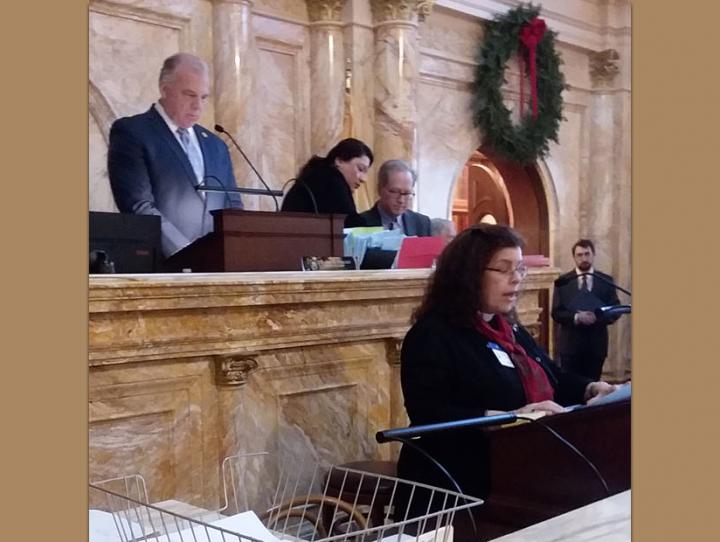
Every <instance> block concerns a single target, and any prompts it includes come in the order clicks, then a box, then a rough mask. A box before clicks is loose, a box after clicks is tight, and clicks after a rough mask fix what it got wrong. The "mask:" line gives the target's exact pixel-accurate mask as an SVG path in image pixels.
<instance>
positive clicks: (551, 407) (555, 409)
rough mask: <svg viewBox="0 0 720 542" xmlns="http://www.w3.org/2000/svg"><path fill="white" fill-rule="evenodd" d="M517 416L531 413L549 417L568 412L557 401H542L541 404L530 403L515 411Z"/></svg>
mask: <svg viewBox="0 0 720 542" xmlns="http://www.w3.org/2000/svg"><path fill="white" fill-rule="evenodd" d="M513 412H514V413H515V414H527V413H529V412H543V413H545V414H547V415H551V414H562V413H563V412H566V410H565V407H561V406H560V405H558V404H557V403H556V402H555V401H549V400H547V401H540V402H539V403H530V404H528V405H525V406H524V407H521V408H518V409H516V410H513Z"/></svg>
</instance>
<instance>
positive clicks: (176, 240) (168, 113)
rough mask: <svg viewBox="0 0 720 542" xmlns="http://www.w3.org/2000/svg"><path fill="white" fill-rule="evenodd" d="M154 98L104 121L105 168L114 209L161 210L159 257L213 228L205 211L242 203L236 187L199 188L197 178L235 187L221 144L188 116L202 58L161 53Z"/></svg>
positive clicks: (199, 87) (202, 86)
mask: <svg viewBox="0 0 720 542" xmlns="http://www.w3.org/2000/svg"><path fill="white" fill-rule="evenodd" d="M159 87H160V99H159V100H158V101H157V102H156V103H154V104H153V105H152V107H151V108H150V109H149V110H148V111H146V112H145V113H141V114H139V115H135V116H132V117H124V118H121V119H118V120H116V121H115V122H114V123H113V125H112V128H111V129H110V144H109V149H108V174H109V177H110V186H111V188H112V192H113V196H114V198H115V202H116V204H117V206H118V209H119V210H120V212H122V213H134V214H143V215H156V216H160V218H161V233H162V249H163V254H164V256H165V257H166V258H167V257H168V256H171V255H172V254H174V253H175V252H177V251H178V250H180V249H182V248H183V247H185V246H187V245H189V244H190V243H191V242H192V241H194V240H195V239H197V238H198V237H201V236H203V235H205V234H206V233H209V232H211V231H212V229H213V219H212V216H211V215H210V214H209V211H211V210H214V209H222V208H224V207H232V208H236V209H242V207H243V204H242V200H241V198H240V195H239V194H237V193H229V192H224V193H223V192H219V193H213V192H208V193H203V192H199V191H197V190H196V187H197V185H198V184H200V183H204V185H206V186H207V187H208V188H220V189H221V190H227V189H233V188H237V185H236V183H235V175H234V174H233V169H232V162H231V160H230V154H229V152H228V149H227V146H226V145H225V143H223V141H222V140H221V139H220V138H219V137H217V136H216V135H214V134H213V133H212V132H210V131H208V130H207V129H205V128H203V127H202V126H200V125H198V124H196V123H197V122H198V121H199V120H200V116H201V115H202V112H203V109H204V107H205V104H206V102H207V100H208V98H209V96H210V79H209V74H208V66H207V64H206V63H205V62H204V61H203V60H202V59H200V58H198V57H197V56H195V55H191V54H188V53H177V54H175V55H172V56H170V57H168V58H167V59H165V62H164V63H163V66H162V69H161V70H160V78H159Z"/></svg>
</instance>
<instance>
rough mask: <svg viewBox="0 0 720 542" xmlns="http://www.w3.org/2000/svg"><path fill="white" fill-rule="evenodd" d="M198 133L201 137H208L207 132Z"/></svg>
mask: <svg viewBox="0 0 720 542" xmlns="http://www.w3.org/2000/svg"><path fill="white" fill-rule="evenodd" d="M200 133H201V134H202V136H203V137H207V136H208V135H207V132H200Z"/></svg>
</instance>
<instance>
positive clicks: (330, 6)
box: [305, 0, 345, 22]
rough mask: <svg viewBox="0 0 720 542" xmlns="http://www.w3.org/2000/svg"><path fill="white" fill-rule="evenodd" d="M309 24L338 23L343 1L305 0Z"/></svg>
mask: <svg viewBox="0 0 720 542" xmlns="http://www.w3.org/2000/svg"><path fill="white" fill-rule="evenodd" d="M305 3H306V4H307V9H308V16H309V17H310V21H311V22H320V21H323V22H325V21H340V14H341V13H342V9H343V6H344V5H345V0H305Z"/></svg>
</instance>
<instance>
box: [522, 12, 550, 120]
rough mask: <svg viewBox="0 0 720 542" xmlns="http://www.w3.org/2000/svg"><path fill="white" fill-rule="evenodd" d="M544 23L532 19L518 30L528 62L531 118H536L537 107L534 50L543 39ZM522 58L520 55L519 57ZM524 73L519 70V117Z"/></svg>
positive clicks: (538, 19)
mask: <svg viewBox="0 0 720 542" xmlns="http://www.w3.org/2000/svg"><path fill="white" fill-rule="evenodd" d="M546 28H547V27H546V25H545V21H544V20H542V19H540V18H539V17H535V18H533V19H532V20H531V21H530V22H529V23H527V24H526V25H524V26H523V27H522V28H521V29H520V42H521V43H522V44H523V45H524V46H525V47H527V50H528V61H529V62H530V92H531V96H532V115H533V118H537V115H538V105H537V71H536V67H535V48H536V47H537V45H538V43H540V40H541V39H542V38H543V35H544V34H545V29H546ZM521 58H522V55H521ZM523 73H525V70H524V69H521V70H520V116H521V117H522V115H523V102H524V97H523V81H522V74H523Z"/></svg>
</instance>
